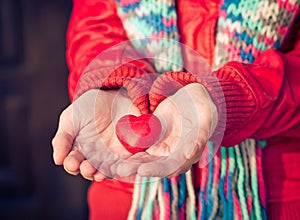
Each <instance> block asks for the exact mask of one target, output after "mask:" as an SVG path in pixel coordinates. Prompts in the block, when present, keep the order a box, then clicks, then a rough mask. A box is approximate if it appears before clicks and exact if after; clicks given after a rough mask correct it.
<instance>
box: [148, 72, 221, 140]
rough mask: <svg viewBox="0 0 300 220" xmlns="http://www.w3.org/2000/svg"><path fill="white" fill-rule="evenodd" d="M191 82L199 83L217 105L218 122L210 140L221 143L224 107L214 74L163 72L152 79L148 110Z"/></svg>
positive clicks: (152, 109)
mask: <svg viewBox="0 0 300 220" xmlns="http://www.w3.org/2000/svg"><path fill="white" fill-rule="evenodd" d="M191 83H201V84H202V85H203V86H204V87H205V88H206V89H207V90H208V92H209V93H210V95H211V98H212V100H213V102H214V103H215V105H216V106H217V109H218V124H217V126H216V129H215V131H214V133H213V135H212V136H211V138H210V140H212V141H213V142H215V143H221V139H222V137H223V134H224V129H225V124H226V107H225V101H224V95H223V91H222V89H221V87H220V83H219V80H218V79H217V78H216V77H215V76H214V75H210V76H203V77H199V76H195V75H193V74H191V73H188V72H166V73H164V74H163V75H161V76H159V77H158V78H157V79H156V80H155V81H154V83H153V85H152V87H151V90H150V92H149V102H150V111H151V112H153V111H154V110H155V109H156V107H157V106H158V104H159V103H160V102H161V101H163V100H164V99H165V98H167V97H168V96H171V95H173V94H174V93H175V92H176V91H177V90H178V89H180V88H182V87H184V86H186V85H188V84H191Z"/></svg>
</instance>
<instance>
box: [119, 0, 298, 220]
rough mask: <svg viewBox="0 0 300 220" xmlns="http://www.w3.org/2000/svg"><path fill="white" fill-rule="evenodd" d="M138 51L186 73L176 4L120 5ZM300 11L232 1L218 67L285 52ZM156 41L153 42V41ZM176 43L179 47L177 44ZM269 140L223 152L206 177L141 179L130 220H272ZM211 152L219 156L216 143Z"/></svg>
mask: <svg viewBox="0 0 300 220" xmlns="http://www.w3.org/2000/svg"><path fill="white" fill-rule="evenodd" d="M116 3H117V9H118V14H119V17H120V18H121V20H122V23H123V26H124V28H125V30H126V33H127V35H128V37H129V39H130V40H134V39H144V38H148V39H146V40H139V41H133V46H134V47H135V48H136V49H137V51H142V53H143V55H144V56H147V57H154V58H155V59H153V60H150V62H152V64H153V65H154V66H155V68H156V70H157V72H160V73H163V72H165V71H170V70H173V71H180V70H182V66H183V58H182V55H181V47H180V44H178V43H176V42H179V33H178V28H177V14H176V7H175V1H174V0H157V1H155V0H127V1H126V0H116ZM298 7H299V1H298V2H297V1H296V0H283V1H282V0H277V1H276V0H268V1H267V0H263V1H259V0H252V1H249V0H240V1H237V0H235V1H234V0H232V1H227V0H225V1H224V2H223V3H222V4H221V7H220V12H219V19H218V25H217V34H216V47H215V57H214V68H219V67H221V66H222V65H224V64H225V63H226V62H228V61H240V62H244V63H252V62H253V61H254V60H255V58H256V57H257V56H259V55H260V54H261V53H262V52H263V51H265V50H266V49H269V48H274V49H278V48H280V46H281V44H282V42H283V40H284V38H285V36H286V35H287V33H288V28H289V26H290V25H291V23H292V22H293V19H294V18H295V16H296V14H297V12H298ZM149 38H151V39H152V40H149ZM174 42H175V43H174ZM265 144H266V143H265V142H264V141H256V140H253V139H247V140H245V141H244V142H242V143H240V144H238V145H236V146H233V147H231V148H224V147H221V148H220V149H219V150H218V151H217V153H216V155H215V156H214V157H213V158H212V160H211V161H210V162H209V163H208V165H207V166H205V167H203V168H202V169H201V170H200V175H197V178H199V180H198V181H199V182H200V187H199V188H198V189H195V187H194V185H193V179H194V178H195V175H194V170H193V169H191V170H190V171H188V172H186V173H184V174H181V175H179V176H177V177H174V178H163V179H161V180H159V181H154V180H153V181H151V178H141V177H137V180H136V184H135V186H134V193H133V201H132V206H131V209H130V212H129V215H128V219H225V220H227V219H228V220H231V219H258V220H259V219H267V214H266V191H265V187H264V180H263V174H262V147H264V146H265ZM207 147H208V150H209V151H212V152H213V151H214V145H213V144H212V143H211V142H209V143H208V146H207Z"/></svg>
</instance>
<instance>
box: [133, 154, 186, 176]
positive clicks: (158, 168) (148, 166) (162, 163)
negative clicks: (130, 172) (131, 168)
mask: <svg viewBox="0 0 300 220" xmlns="http://www.w3.org/2000/svg"><path fill="white" fill-rule="evenodd" d="M186 161H187V159H186V157H185V156H184V154H183V153H182V152H180V151H177V152H173V153H172V154H170V155H169V156H168V157H166V158H163V159H159V160H156V161H152V162H149V163H144V164H142V165H141V166H140V167H139V169H138V172H137V173H138V174H139V175H140V176H148V177H166V176H169V175H171V174H172V173H174V172H175V171H177V170H178V169H180V168H181V167H182V165H184V164H185V163H186Z"/></svg>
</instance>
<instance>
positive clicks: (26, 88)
mask: <svg viewBox="0 0 300 220" xmlns="http://www.w3.org/2000/svg"><path fill="white" fill-rule="evenodd" d="M71 8H72V3H71V0H0V219H2V220H9V219H45V220H46V219H51V220H52V219H55V220H56V219H58V220H59V219H64V220H68V219H72V220H77V219H78V220H82V219H87V215H88V211H87V204H86V190H87V187H88V184H89V183H88V182H87V181H84V180H83V179H82V178H81V177H80V176H77V177H74V176H71V175H68V174H67V173H65V172H64V170H63V168H62V167H60V166H55V165H54V163H53V160H52V146H51V139H52V137H53V135H54V133H55V130H56V127H57V122H58V117H59V114H60V112H61V111H62V110H63V109H64V108H65V107H66V106H67V105H68V104H69V99H68V93H67V77H68V69H67V65H66V61H65V34H66V28H67V23H68V19H69V16H70V12H71Z"/></svg>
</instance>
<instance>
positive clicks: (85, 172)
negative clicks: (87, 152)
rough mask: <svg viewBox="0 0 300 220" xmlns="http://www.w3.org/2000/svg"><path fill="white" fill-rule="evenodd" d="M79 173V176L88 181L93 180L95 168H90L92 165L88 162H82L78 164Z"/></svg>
mask: <svg viewBox="0 0 300 220" xmlns="http://www.w3.org/2000/svg"><path fill="white" fill-rule="evenodd" d="M79 169H80V173H81V175H82V176H83V177H84V178H85V179H88V180H93V179H94V178H93V175H94V174H95V173H96V168H95V167H93V166H92V164H90V162H89V161H87V160H84V161H82V163H81V164H80V167H79Z"/></svg>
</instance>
